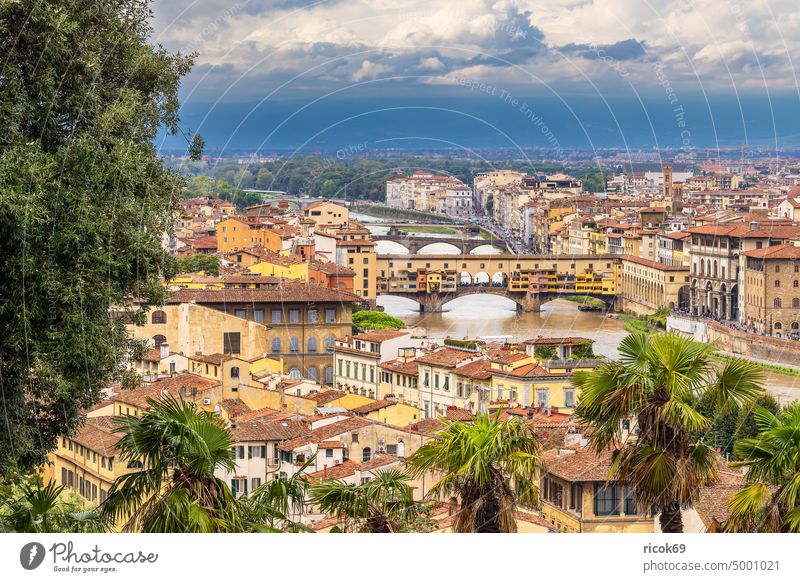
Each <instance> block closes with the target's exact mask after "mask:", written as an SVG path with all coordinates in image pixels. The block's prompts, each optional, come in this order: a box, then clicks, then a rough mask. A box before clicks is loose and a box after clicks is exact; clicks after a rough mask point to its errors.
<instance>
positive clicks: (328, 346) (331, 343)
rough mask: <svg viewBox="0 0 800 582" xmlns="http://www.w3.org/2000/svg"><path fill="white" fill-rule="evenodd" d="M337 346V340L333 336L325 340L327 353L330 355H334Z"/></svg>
mask: <svg viewBox="0 0 800 582" xmlns="http://www.w3.org/2000/svg"><path fill="white" fill-rule="evenodd" d="M335 344H336V338H334V337H333V336H332V335H329V336H328V337H326V338H325V352H326V353H328V354H332V353H333V346H334V345H335Z"/></svg>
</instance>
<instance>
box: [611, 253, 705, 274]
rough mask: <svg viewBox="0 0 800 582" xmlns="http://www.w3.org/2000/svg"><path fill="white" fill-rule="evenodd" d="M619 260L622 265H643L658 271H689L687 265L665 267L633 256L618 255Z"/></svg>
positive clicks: (656, 262)
mask: <svg viewBox="0 0 800 582" xmlns="http://www.w3.org/2000/svg"><path fill="white" fill-rule="evenodd" d="M620 258H621V259H622V262H623V263H624V262H625V261H628V262H629V263H636V264H637V265H644V266H645V267H650V268H652V269H658V270H659V271H687V272H688V271H689V267H688V265H687V266H683V265H665V264H664V263H659V262H658V261H651V260H650V259H643V258H641V257H636V256H634V255H620Z"/></svg>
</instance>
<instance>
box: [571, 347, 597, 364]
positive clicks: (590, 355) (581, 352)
mask: <svg viewBox="0 0 800 582" xmlns="http://www.w3.org/2000/svg"><path fill="white" fill-rule="evenodd" d="M596 357H597V355H596V354H595V353H594V350H593V349H592V344H591V343H585V344H579V345H577V346H573V348H572V359H573V360H591V359H594V358H596Z"/></svg>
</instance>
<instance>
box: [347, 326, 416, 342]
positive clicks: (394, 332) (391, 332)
mask: <svg viewBox="0 0 800 582" xmlns="http://www.w3.org/2000/svg"><path fill="white" fill-rule="evenodd" d="M407 335H411V334H410V333H409V332H408V331H403V330H399V329H374V330H372V331H366V332H364V333H359V334H356V335H354V336H353V339H359V340H366V341H370V342H385V341H388V340H393V339H397V338H399V337H403V336H407Z"/></svg>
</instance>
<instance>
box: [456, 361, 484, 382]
mask: <svg viewBox="0 0 800 582" xmlns="http://www.w3.org/2000/svg"><path fill="white" fill-rule="evenodd" d="M491 367H492V363H491V362H490V361H489V360H486V359H480V360H476V361H474V362H469V363H468V364H464V365H463V366H459V367H457V368H456V369H455V370H454V372H455V374H457V375H459V376H464V377H466V378H475V379H476V380H488V379H490V378H491V377H492V375H491V374H490V373H489V369H490V368H491Z"/></svg>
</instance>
